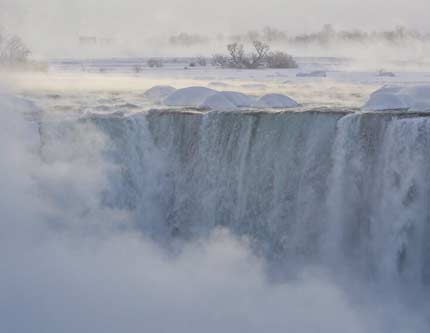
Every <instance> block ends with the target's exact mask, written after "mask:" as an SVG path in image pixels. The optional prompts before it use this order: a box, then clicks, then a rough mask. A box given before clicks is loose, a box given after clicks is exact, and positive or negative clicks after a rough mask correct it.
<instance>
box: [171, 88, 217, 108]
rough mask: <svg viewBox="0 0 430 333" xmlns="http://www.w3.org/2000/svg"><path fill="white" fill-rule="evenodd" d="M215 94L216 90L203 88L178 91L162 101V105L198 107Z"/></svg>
mask: <svg viewBox="0 0 430 333" xmlns="http://www.w3.org/2000/svg"><path fill="white" fill-rule="evenodd" d="M216 93H217V91H216V90H213V89H209V88H205V87H189V88H183V89H178V90H176V91H175V92H173V93H172V94H171V95H170V96H168V97H167V98H166V99H165V100H164V104H165V105H168V106H189V107H200V106H201V104H203V102H204V101H205V100H206V98H208V97H209V96H212V95H215V94H216Z"/></svg>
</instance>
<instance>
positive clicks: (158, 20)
mask: <svg viewBox="0 0 430 333" xmlns="http://www.w3.org/2000/svg"><path fill="white" fill-rule="evenodd" d="M245 8H246V10H245ZM426 10H427V2H426V1H425V0H413V1H412V2H409V3H408V4H407V8H406V4H405V3H404V1H401V0H395V1H390V2H389V3H388V2H386V1H383V0H377V1H371V0H365V1H354V0H352V1H340V0H329V1H324V2H321V1H317V0H307V1H296V0H290V1H281V0H270V1H268V2H267V1H266V2H256V1H252V2H249V1H243V0H242V1H235V2H233V3H232V2H229V1H224V0H222V1H217V2H214V1H203V2H199V4H198V5H196V4H195V2H193V1H188V0H187V1H177V0H163V1H157V2H154V1H136V0H126V1H116V0H109V1H105V2H103V5H100V3H99V2H97V1H81V0H77V1H61V0H42V1H38V2H34V1H31V0H17V1H11V0H1V1H0V22H2V25H4V26H5V27H7V28H8V29H11V30H13V31H15V32H16V33H17V34H19V35H20V36H22V38H23V39H24V40H25V41H26V42H27V43H28V45H29V46H30V48H31V49H32V51H33V53H34V55H35V56H36V57H42V58H46V57H48V58H49V57H66V56H67V55H70V54H75V53H79V52H80V53H81V54H82V55H83V56H87V55H93V56H97V55H100V54H102V55H104V56H109V55H111V56H127V55H129V56H130V55H132V56H139V55H140V56H141V55H146V56H148V55H154V54H158V55H174V54H172V53H175V52H176V53H179V54H180V53H181V51H178V50H174V52H172V50H171V48H170V49H169V48H167V47H166V45H164V43H165V41H166V40H167V39H168V38H169V36H172V35H174V34H177V33H180V32H187V33H192V34H200V35H210V36H217V35H219V34H224V35H234V34H240V33H244V32H246V31H248V30H258V29H261V28H263V27H265V26H271V27H274V28H277V29H280V30H284V31H287V32H288V33H289V34H303V33H309V32H312V31H316V30H318V29H320V28H321V27H322V26H323V25H324V24H327V23H328V24H332V25H333V26H335V27H337V28H339V29H360V30H366V31H378V30H384V29H391V28H393V27H395V26H399V25H402V26H405V27H407V28H409V29H416V30H419V31H423V32H429V29H430V27H429V26H428V22H427V20H426V19H425V17H423V16H422V13H423V12H426ZM315 13H318V15H315ZM80 36H97V37H98V38H105V39H109V40H112V41H113V44H112V45H111V46H109V47H105V49H104V50H103V52H102V51H98V52H96V51H94V50H92V52H88V51H86V52H84V51H82V50H76V49H77V46H78V39H79V37H80ZM224 44H225V43H224ZM224 44H223V45H224ZM219 47H220V46H218V45H211V46H210V50H211V51H212V52H214V51H216V50H217V49H219ZM73 50H74V51H75V52H72V51H73ZM195 52H198V51H195ZM200 52H202V51H200ZM169 53H170V54H169Z"/></svg>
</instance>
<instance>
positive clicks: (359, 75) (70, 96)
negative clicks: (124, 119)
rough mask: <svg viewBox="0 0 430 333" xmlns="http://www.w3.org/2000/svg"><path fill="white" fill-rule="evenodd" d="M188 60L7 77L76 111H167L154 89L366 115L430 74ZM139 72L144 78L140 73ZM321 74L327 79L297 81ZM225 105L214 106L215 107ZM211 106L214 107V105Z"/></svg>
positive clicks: (79, 64) (328, 61)
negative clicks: (388, 93)
mask: <svg viewBox="0 0 430 333" xmlns="http://www.w3.org/2000/svg"><path fill="white" fill-rule="evenodd" d="M186 60H187V59H185V60H182V62H181V61H180V60H176V62H173V60H172V62H167V63H165V64H164V66H163V67H162V68H149V67H147V66H146V62H145V60H144V59H116V60H115V59H114V60H92V61H89V60H80V61H77V60H73V61H67V60H63V61H59V60H56V61H52V62H51V63H50V69H49V71H48V72H47V73H20V74H19V73H14V74H10V75H9V76H10V78H11V79H12V80H11V82H13V86H14V88H15V90H16V92H17V93H18V94H20V95H23V96H25V97H27V98H29V99H31V100H33V101H34V102H36V103H37V104H40V105H41V106H43V107H44V108H45V109H48V110H51V111H72V112H84V113H85V112H96V113H99V112H117V111H128V112H135V111H143V110H148V109H151V108H160V107H165V106H163V105H160V104H159V103H157V101H154V98H148V96H145V92H146V91H147V90H148V89H150V88H152V87H154V86H159V85H162V86H170V87H173V88H176V89H181V88H186V87H195V86H200V87H206V88H210V89H214V90H217V91H234V92H239V93H243V94H247V95H249V96H251V97H253V98H255V99H258V98H260V97H262V96H263V95H266V94H284V95H286V96H288V97H290V98H292V99H293V100H294V101H296V102H297V103H298V104H300V105H301V106H303V107H305V108H314V107H341V108H361V107H362V106H363V105H365V103H366V102H367V101H368V99H369V96H370V95H371V94H372V93H373V92H374V91H376V90H378V89H379V88H381V87H383V86H385V85H399V86H407V85H413V84H426V83H427V84H430V71H428V72H427V71H425V70H422V71H419V72H418V71H409V70H407V69H406V70H404V71H394V72H393V73H394V76H381V75H380V71H379V70H376V69H375V70H373V69H366V70H357V69H356V68H357V66H353V65H352V64H353V62H352V61H351V60H346V59H340V58H299V68H298V69H259V70H235V69H220V68H215V67H212V66H207V67H195V68H189V67H187V62H186ZM136 68H139V71H138V72H136ZM312 71H324V72H325V73H326V76H325V77H316V76H307V77H306V76H305V77H302V76H297V74H300V73H304V72H309V73H311V72H312ZM215 102H218V103H219V102H220V101H219V100H218V101H214V100H212V103H215ZM213 105H215V106H216V105H217V104H216V103H215V104H213Z"/></svg>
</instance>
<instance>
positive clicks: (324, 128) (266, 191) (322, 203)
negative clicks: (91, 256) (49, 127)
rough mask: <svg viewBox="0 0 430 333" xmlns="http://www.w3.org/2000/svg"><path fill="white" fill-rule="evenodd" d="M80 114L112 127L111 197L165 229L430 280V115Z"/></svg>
mask: <svg viewBox="0 0 430 333" xmlns="http://www.w3.org/2000/svg"><path fill="white" fill-rule="evenodd" d="M81 122H83V123H91V124H92V125H95V126H96V127H97V128H98V129H99V130H101V132H102V133H104V135H106V136H107V137H108V142H109V144H108V145H107V148H106V149H105V151H104V153H103V154H104V156H105V158H106V159H108V160H110V161H111V162H112V164H114V165H116V169H114V171H113V172H111V173H110V187H109V188H108V190H107V191H106V193H105V194H104V203H105V204H106V205H109V206H112V207H115V208H119V209H127V210H130V211H133V213H134V219H135V223H136V225H138V226H140V227H141V228H143V229H144V230H145V231H146V232H150V233H151V234H152V235H153V236H155V237H157V238H164V239H172V238H183V239H192V238H195V237H196V236H201V235H204V234H207V233H209V232H210V231H211V230H212V229H213V228H214V227H216V226H222V227H226V228H228V229H230V230H232V231H233V232H234V233H236V234H238V235H245V236H247V237H248V238H249V239H250V240H251V243H252V244H253V246H254V247H255V250H256V251H257V252H258V253H261V254H263V255H264V256H266V257H267V258H269V259H270V261H271V262H274V263H277V265H278V266H288V267H291V266H293V265H294V266H298V267H301V266H303V265H304V264H305V265H306V264H307V265H308V264H322V265H328V266H333V265H334V266H342V265H344V266H346V267H347V269H348V270H352V271H355V272H356V273H357V274H359V275H363V276H366V277H368V278H373V279H376V280H383V281H392V280H393V279H394V280H395V279H398V280H402V281H404V282H406V281H407V282H409V283H411V284H419V285H421V284H428V283H429V282H430V278H429V276H430V271H429V270H430V266H429V262H430V259H429V258H430V256H429V253H430V252H429V246H430V245H429V244H428V241H427V240H428V239H429V236H430V234H429V231H430V227H429V225H430V224H429V221H430V220H429V209H428V208H427V205H428V203H427V202H428V198H430V193H429V190H430V183H429V173H428V167H427V166H428V165H429V160H428V159H429V154H428V151H429V147H430V132H429V131H430V120H429V119H427V118H426V117H419V116H417V117H410V116H405V115H393V114H391V115H390V114H345V113H343V112H302V113H295V112H282V113H264V112H261V113H231V112H212V113H207V114H202V113H197V112H173V111H172V112H169V111H153V112H149V113H142V114H136V115H130V116H118V115H116V116H111V117H109V116H108V117H106V116H104V117H97V116H92V117H89V118H86V119H84V120H81ZM41 128H42V133H44V128H45V125H44V124H43V123H42V126H41ZM340 263H341V264H340ZM298 264H300V265H298Z"/></svg>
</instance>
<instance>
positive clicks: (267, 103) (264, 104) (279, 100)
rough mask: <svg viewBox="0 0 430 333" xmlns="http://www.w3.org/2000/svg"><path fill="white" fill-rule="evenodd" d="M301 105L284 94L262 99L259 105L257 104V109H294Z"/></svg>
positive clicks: (268, 95)
mask: <svg viewBox="0 0 430 333" xmlns="http://www.w3.org/2000/svg"><path fill="white" fill-rule="evenodd" d="M298 105H299V104H298V103H297V102H296V101H295V100H293V99H291V98H290V97H288V96H286V95H282V94H267V95H264V96H263V97H261V98H260V99H259V100H258V101H257V103H255V105H254V106H255V107H257V108H275V109H280V108H293V107H296V106H298Z"/></svg>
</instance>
